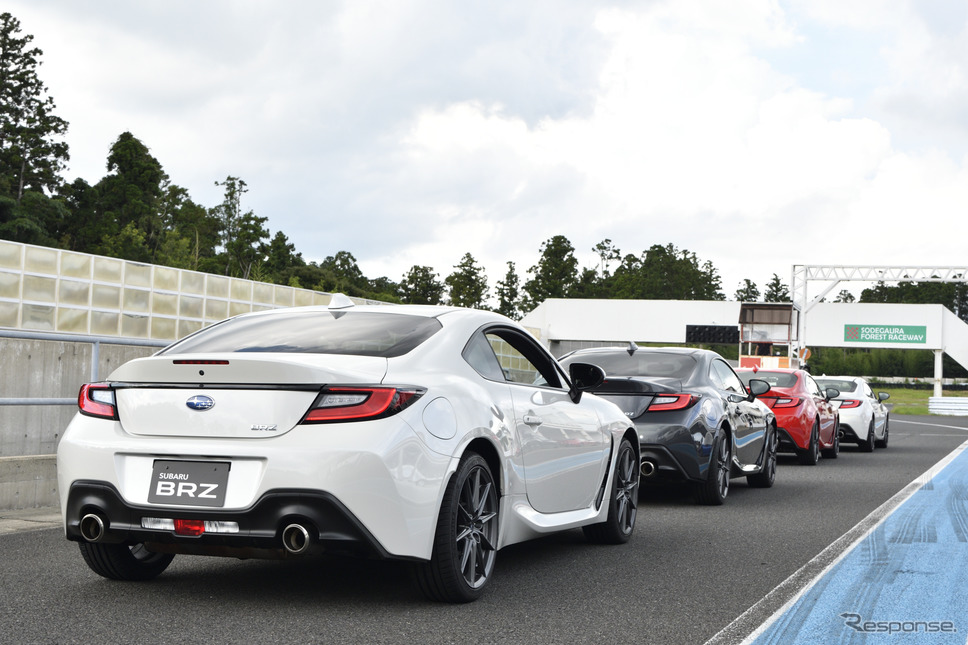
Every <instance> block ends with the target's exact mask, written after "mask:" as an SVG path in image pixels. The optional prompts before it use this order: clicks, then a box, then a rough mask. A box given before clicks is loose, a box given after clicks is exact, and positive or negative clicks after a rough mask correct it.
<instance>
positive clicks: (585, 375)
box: [568, 363, 605, 403]
mask: <svg viewBox="0 0 968 645" xmlns="http://www.w3.org/2000/svg"><path fill="white" fill-rule="evenodd" d="M568 376H569V377H571V390H570V391H569V394H570V395H571V400H572V401H574V402H575V403H578V402H579V401H580V400H581V393H582V392H584V391H585V390H593V389H595V388H596V387H598V386H599V385H601V384H602V383H603V382H604V381H605V370H603V369H602V368H600V367H599V366H598V365H592V364H591V363H572V364H571V365H569V366H568Z"/></svg>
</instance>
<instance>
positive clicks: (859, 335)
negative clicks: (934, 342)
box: [844, 325, 927, 345]
mask: <svg viewBox="0 0 968 645" xmlns="http://www.w3.org/2000/svg"><path fill="white" fill-rule="evenodd" d="M926 336H927V327H925V326H923V325H844V341H846V342H849V343H918V344H921V345H924V344H925V342H927V341H926V340H925V338H926Z"/></svg>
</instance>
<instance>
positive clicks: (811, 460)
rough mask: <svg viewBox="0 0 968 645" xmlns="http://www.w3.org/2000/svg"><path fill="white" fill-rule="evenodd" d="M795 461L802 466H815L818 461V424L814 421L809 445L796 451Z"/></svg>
mask: <svg viewBox="0 0 968 645" xmlns="http://www.w3.org/2000/svg"><path fill="white" fill-rule="evenodd" d="M797 459H799V460H800V463H801V464H803V465H804V466H816V465H817V462H818V461H820V422H819V421H817V420H814V422H813V430H811V431H810V444H809V445H808V446H807V448H806V449H805V450H797Z"/></svg>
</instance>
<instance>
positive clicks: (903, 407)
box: [872, 386, 968, 414]
mask: <svg viewBox="0 0 968 645" xmlns="http://www.w3.org/2000/svg"><path fill="white" fill-rule="evenodd" d="M872 389H873V390H874V393H875V394H876V393H877V392H887V393H888V394H890V395H891V398H889V399H888V400H887V401H886V403H887V404H888V405H890V406H892V407H891V412H893V413H895V414H930V412H928V398H930V397H932V396H934V390H913V389H910V388H904V387H899V388H888V387H874V386H872ZM942 394H943V395H944V396H968V392H965V391H955V390H950V391H944V392H942Z"/></svg>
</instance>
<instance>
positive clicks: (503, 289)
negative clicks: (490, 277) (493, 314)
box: [497, 261, 521, 320]
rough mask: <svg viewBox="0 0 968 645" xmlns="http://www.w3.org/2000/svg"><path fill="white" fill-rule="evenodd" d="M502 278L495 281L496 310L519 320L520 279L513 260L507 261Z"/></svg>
mask: <svg viewBox="0 0 968 645" xmlns="http://www.w3.org/2000/svg"><path fill="white" fill-rule="evenodd" d="M507 266H508V270H507V273H505V274H504V279H503V280H498V281H497V312H498V313H499V314H501V315H503V316H507V317H508V318H510V319H511V320H521V305H520V299H521V286H520V285H521V280H520V278H518V272H517V268H516V267H515V265H514V262H511V261H508V263H507Z"/></svg>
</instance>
